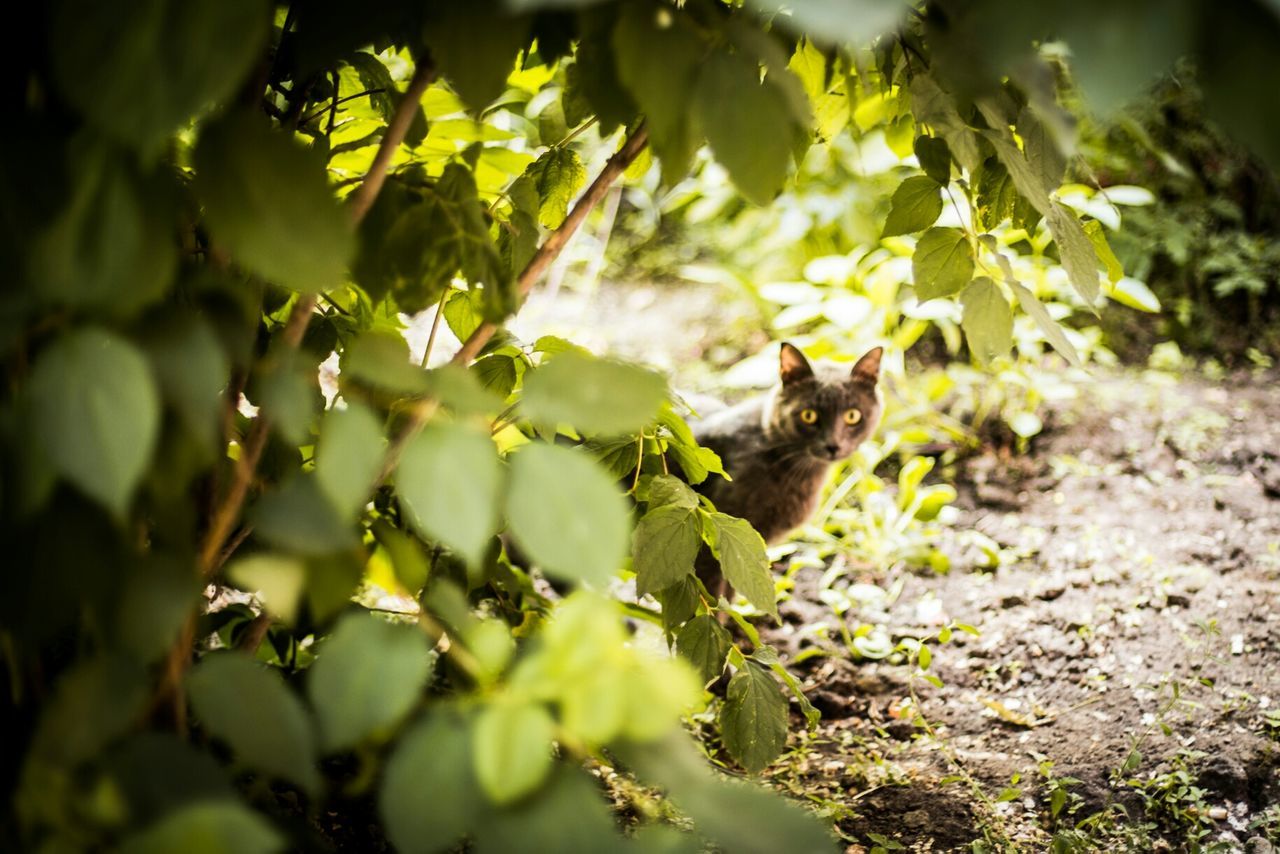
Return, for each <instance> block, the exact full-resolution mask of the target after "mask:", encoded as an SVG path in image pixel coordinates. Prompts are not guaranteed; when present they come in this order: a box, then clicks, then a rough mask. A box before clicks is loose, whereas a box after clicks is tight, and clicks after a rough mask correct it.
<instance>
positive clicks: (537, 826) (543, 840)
mask: <svg viewBox="0 0 1280 854" xmlns="http://www.w3.org/2000/svg"><path fill="white" fill-rule="evenodd" d="M625 842H626V840H624V839H623V838H622V836H621V835H620V834H619V833H618V832H617V830H616V829H615V826H614V820H613V817H612V816H611V815H610V810H609V807H608V806H607V804H606V802H605V799H604V797H603V794H602V792H601V791H600V789H599V786H598V785H597V784H596V782H595V780H594V779H593V778H592V777H590V776H588V775H587V774H586V772H584V771H582V770H580V769H578V768H572V767H568V766H566V765H564V764H561V765H559V766H558V767H557V768H556V769H555V771H554V772H553V773H552V774H551V776H550V779H549V780H548V782H547V785H546V786H544V787H543V788H542V790H541V791H539V792H537V793H536V794H535V795H534V796H533V797H530V798H527V799H525V800H523V801H521V802H519V803H518V804H513V805H511V806H509V807H506V808H505V809H501V810H495V811H493V812H491V813H490V814H489V815H487V816H486V817H485V820H484V821H483V822H482V823H481V824H480V826H479V827H477V828H476V834H475V852H476V854H509V852H514V851H529V852H533V851H547V852H551V851H555V852H564V854H595V852H605V851H623V850H626V849H625V847H624V843H625Z"/></svg>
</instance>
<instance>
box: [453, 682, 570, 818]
mask: <svg viewBox="0 0 1280 854" xmlns="http://www.w3.org/2000/svg"><path fill="white" fill-rule="evenodd" d="M554 735H555V722H554V721H553V720H552V719H551V713H550V712H548V711H547V709H546V707H545V706H543V705H542V704H541V703H535V702H523V703H517V702H497V703H491V704H489V705H487V706H485V707H484V708H483V709H482V710H481V711H480V714H479V715H478V716H477V717H476V721H475V726H474V727H473V728H472V735H471V755H472V757H473V765H472V767H473V768H474V770H475V775H476V779H477V780H478V781H479V783H480V788H481V789H482V790H484V793H485V794H486V795H488V797H489V800H490V801H492V802H493V803H495V804H499V805H501V804H509V803H512V802H513V801H517V800H519V799H520V798H522V797H524V796H525V795H528V794H529V793H531V792H532V791H534V790H535V789H537V788H538V786H540V785H541V784H542V781H543V780H545V779H546V777H547V774H548V773H550V771H551V764H552V757H551V739H552V737H553V736H554Z"/></svg>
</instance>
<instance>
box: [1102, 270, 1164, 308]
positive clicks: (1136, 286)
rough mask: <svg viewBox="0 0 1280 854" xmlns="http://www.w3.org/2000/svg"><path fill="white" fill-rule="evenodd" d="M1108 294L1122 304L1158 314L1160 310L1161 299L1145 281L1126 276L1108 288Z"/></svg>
mask: <svg viewBox="0 0 1280 854" xmlns="http://www.w3.org/2000/svg"><path fill="white" fill-rule="evenodd" d="M1107 296H1108V297H1110V298H1111V299H1113V300H1115V301H1116V302H1118V303H1120V304H1121V305H1127V306H1128V307H1129V308H1133V309H1137V310H1138V311H1145V312H1147V313H1148V314H1156V313H1158V312H1159V311H1160V299H1159V298H1158V297H1157V296H1156V295H1155V294H1154V293H1152V292H1151V288H1149V287H1147V286H1146V284H1145V283H1144V282H1141V281H1139V280H1138V279H1131V278H1129V277H1127V276H1126V277H1124V278H1122V279H1120V280H1119V281H1118V282H1116V283H1115V285H1114V286H1112V287H1111V288H1108V289H1107Z"/></svg>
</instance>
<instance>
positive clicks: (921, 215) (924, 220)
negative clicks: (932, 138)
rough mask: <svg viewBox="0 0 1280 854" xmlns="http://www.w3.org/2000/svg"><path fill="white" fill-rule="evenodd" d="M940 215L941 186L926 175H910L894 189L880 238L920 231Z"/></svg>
mask: <svg viewBox="0 0 1280 854" xmlns="http://www.w3.org/2000/svg"><path fill="white" fill-rule="evenodd" d="M943 145H946V143H943ZM941 213H942V187H941V186H940V185H939V184H938V182H937V181H935V180H934V179H933V178H930V177H929V176H927V175H913V176H912V177H910V178H907V179H906V180H905V181H903V182H902V183H901V184H899V185H898V189H896V190H894V192H893V198H892V199H891V200H890V202H889V218H888V219H886V220H885V223H884V231H883V232H882V233H881V235H880V236H881V237H893V236H895V235H898V234H911V233H913V232H916V231H921V230H923V229H926V228H928V227H929V226H931V225H933V224H934V222H935V221H937V219H938V215H939V214H941Z"/></svg>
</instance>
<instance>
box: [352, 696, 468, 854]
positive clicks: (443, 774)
mask: <svg viewBox="0 0 1280 854" xmlns="http://www.w3.org/2000/svg"><path fill="white" fill-rule="evenodd" d="M472 764H473V759H472V755H471V739H470V732H469V731H468V729H467V726H466V724H465V723H464V722H463V721H462V720H461V719H460V718H459V717H457V716H456V715H455V714H454V713H452V712H450V711H447V710H436V711H433V712H432V713H430V714H429V715H428V716H427V717H426V718H425V719H423V720H422V721H420V722H418V723H417V724H415V725H414V726H413V728H412V729H410V730H409V732H407V733H406V734H405V735H404V737H403V738H401V739H400V742H399V744H398V745H397V746H396V748H395V752H394V753H392V754H391V758H390V759H389V760H388V761H387V767H386V771H385V772H384V774H383V778H382V787H381V794H380V795H379V798H378V805H379V811H380V812H381V814H382V816H383V822H384V823H385V824H386V828H387V836H388V837H389V838H390V839H391V842H392V843H393V844H394V845H395V847H396V850H398V851H402V852H405V854H432V853H433V852H438V851H451V850H453V849H454V847H455V846H456V845H457V843H458V841H459V840H460V839H461V838H462V836H463V835H464V834H465V833H467V832H468V831H470V830H472V829H473V828H475V827H476V825H477V819H478V816H479V813H480V810H481V802H480V798H481V797H483V793H482V792H481V791H480V788H479V783H477V781H476V778H475V772H474V771H473V770H472Z"/></svg>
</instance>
